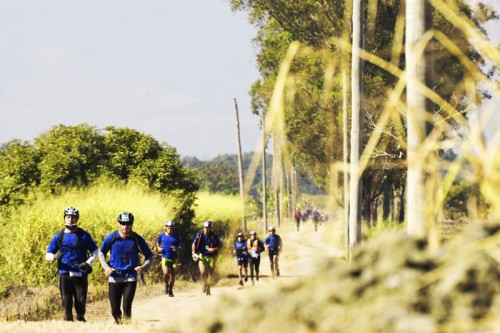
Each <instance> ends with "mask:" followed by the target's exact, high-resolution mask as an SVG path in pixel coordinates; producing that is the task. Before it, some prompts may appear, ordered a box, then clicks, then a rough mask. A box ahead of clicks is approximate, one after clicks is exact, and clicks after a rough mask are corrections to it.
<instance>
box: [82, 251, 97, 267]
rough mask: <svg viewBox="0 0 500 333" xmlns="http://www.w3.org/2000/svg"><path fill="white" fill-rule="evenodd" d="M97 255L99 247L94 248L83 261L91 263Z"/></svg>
mask: <svg viewBox="0 0 500 333" xmlns="http://www.w3.org/2000/svg"><path fill="white" fill-rule="evenodd" d="M98 256H99V249H95V250H94V251H93V252H92V254H91V255H90V257H89V258H88V259H87V261H85V262H86V263H87V264H89V265H92V263H93V262H94V261H95V260H96V259H97V257H98Z"/></svg>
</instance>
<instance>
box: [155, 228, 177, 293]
mask: <svg viewBox="0 0 500 333" xmlns="http://www.w3.org/2000/svg"><path fill="white" fill-rule="evenodd" d="M174 228H175V222H174V221H167V222H165V232H163V233H161V234H160V235H159V236H158V239H157V240H156V245H157V246H158V253H161V254H162V258H161V268H162V270H163V280H164V281H165V294H168V296H169V297H174V293H173V291H172V290H173V288H174V283H175V267H176V266H177V260H178V253H179V251H180V249H181V246H182V243H181V239H180V237H179V234H177V232H174Z"/></svg>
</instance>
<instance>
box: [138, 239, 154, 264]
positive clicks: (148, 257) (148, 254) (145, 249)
mask: <svg viewBox="0 0 500 333" xmlns="http://www.w3.org/2000/svg"><path fill="white" fill-rule="evenodd" d="M137 237H138V238H139V245H140V247H141V252H142V254H143V255H144V258H145V260H144V263H143V264H142V265H141V266H139V267H138V268H137V269H136V270H137V271H138V272H139V273H140V271H141V270H147V269H148V268H149V266H151V263H152V259H153V251H151V249H150V248H149V246H148V244H147V243H146V241H145V240H144V238H142V236H139V235H138V236H137Z"/></svg>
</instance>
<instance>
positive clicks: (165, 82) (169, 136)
mask: <svg viewBox="0 0 500 333" xmlns="http://www.w3.org/2000/svg"><path fill="white" fill-rule="evenodd" d="M255 34H256V29H255V28H254V27H252V26H251V25H250V24H249V23H248V20H247V17H246V15H244V14H242V13H239V14H234V13H232V12H231V10H230V8H229V4H228V3H227V1H224V0H177V1H172V0H141V1H138V0H85V1H83V0H81V1H76V0H71V1H68V0H51V1H39V0H14V1H12V0H0V143H2V142H3V143H5V142H7V141H9V140H11V139H13V138H19V139H25V140H32V139H33V138H35V137H37V136H39V135H40V134H42V133H44V132H46V131H48V130H49V129H50V128H51V127H52V126H53V125H56V124H64V125H76V124H79V123H87V124H89V125H93V126H96V127H98V128H104V127H105V126H107V125H112V126H116V127H131V128H134V129H136V130H139V131H141V132H143V133H145V134H149V135H152V136H153V137H155V138H156V139H157V140H158V141H161V142H167V143H168V144H170V145H171V146H173V147H175V148H177V150H178V152H179V154H180V155H181V156H197V157H198V158H201V159H207V158H211V157H214V156H217V155H219V154H223V153H229V154H235V153H237V141H236V138H237V135H236V116H235V112H234V107H233V100H234V99H235V98H236V100H237V101H238V106H239V111H240V112H239V113H240V127H241V140H242V149H243V151H253V150H255V149H256V146H257V144H258V141H259V139H260V129H259V118H258V116H256V115H253V114H252V113H251V111H250V97H249V95H248V91H249V89H250V86H251V84H252V83H253V82H254V81H256V80H257V79H258V78H259V73H258V71H257V68H256V60H255V57H256V50H255V48H254V47H253V45H252V38H254V37H255Z"/></svg>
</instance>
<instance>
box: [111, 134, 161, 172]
mask: <svg viewBox="0 0 500 333" xmlns="http://www.w3.org/2000/svg"><path fill="white" fill-rule="evenodd" d="M106 131H107V133H106V135H105V138H104V143H105V145H106V148H107V149H106V154H107V158H106V160H107V163H106V172H107V173H110V174H111V175H114V176H116V177H118V178H119V179H121V180H127V179H128V178H129V175H130V174H131V173H132V171H133V170H135V169H136V168H137V167H138V166H139V165H141V163H142V162H143V161H147V160H155V159H156V158H157V157H158V152H159V151H160V144H159V143H158V141H156V140H155V139H154V138H153V137H151V136H149V135H144V134H142V133H140V132H138V131H136V130H133V129H131V128H115V127H111V126H109V127H106Z"/></svg>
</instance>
